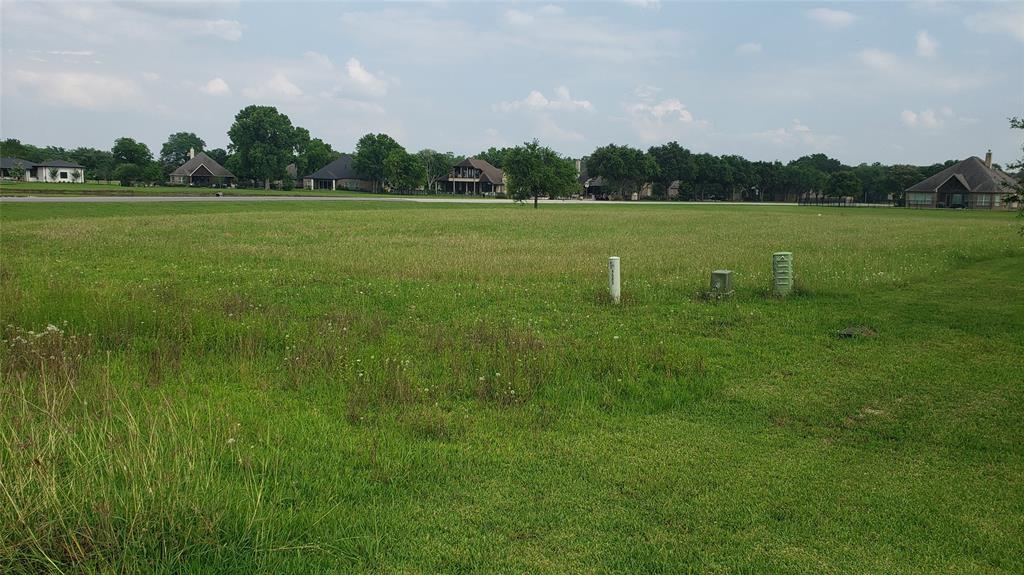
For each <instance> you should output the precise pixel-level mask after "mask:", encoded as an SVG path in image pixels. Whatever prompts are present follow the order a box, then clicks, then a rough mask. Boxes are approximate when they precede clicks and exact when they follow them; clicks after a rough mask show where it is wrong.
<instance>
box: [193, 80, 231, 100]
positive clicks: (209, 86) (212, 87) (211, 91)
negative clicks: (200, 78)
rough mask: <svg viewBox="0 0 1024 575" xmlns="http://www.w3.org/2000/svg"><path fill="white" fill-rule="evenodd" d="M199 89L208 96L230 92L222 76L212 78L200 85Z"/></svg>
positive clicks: (225, 94) (223, 94)
mask: <svg viewBox="0 0 1024 575" xmlns="http://www.w3.org/2000/svg"><path fill="white" fill-rule="evenodd" d="M199 91H200V92H202V93H204V94H208V95H210V96H227V95H229V94H231V86H228V83H227V82H225V81H224V79H223V78H213V79H212V80H210V81H209V82H207V83H206V84H204V85H202V86H200V87H199Z"/></svg>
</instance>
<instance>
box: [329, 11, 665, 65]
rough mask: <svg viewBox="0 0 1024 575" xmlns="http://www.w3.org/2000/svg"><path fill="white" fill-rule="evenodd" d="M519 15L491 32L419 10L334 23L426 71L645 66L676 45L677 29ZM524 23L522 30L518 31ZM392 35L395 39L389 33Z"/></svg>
mask: <svg viewBox="0 0 1024 575" xmlns="http://www.w3.org/2000/svg"><path fill="white" fill-rule="evenodd" d="M527 10H528V8H525V7H524V8H521V9H519V10H513V11H505V12H502V14H501V17H500V18H499V20H500V22H499V26H497V27H491V28H486V29H485V28H480V27H479V26H478V25H477V24H476V23H474V22H469V21H467V20H464V19H461V18H459V17H458V16H457V15H456V14H453V13H448V14H445V15H444V16H443V17H439V16H437V15H436V13H435V12H433V11H425V10H420V9H397V8H387V9H382V10H371V11H362V12H346V13H344V14H342V16H341V21H342V23H343V25H344V26H345V29H346V33H347V34H349V35H350V36H352V37H353V39H354V41H357V42H360V43H363V44H366V45H367V46H368V47H369V48H370V49H374V50H380V51H382V52H388V53H394V52H398V53H401V54H403V58H404V59H405V60H407V61H409V60H414V61H420V62H423V63H425V64H426V65H429V66H433V65H435V64H436V63H437V62H438V61H440V60H445V61H449V62H450V63H454V62H466V61H470V62H480V63H481V65H485V64H488V63H489V62H490V61H491V60H492V59H493V58H504V57H507V55H508V54H510V53H514V54H517V55H518V56H519V57H520V58H533V57H540V56H541V55H548V54H553V55H556V56H557V57H558V58H560V59H579V60H586V61H597V62H600V63H601V64H602V65H606V64H618V63H624V62H644V63H647V62H649V61H650V60H654V59H661V58H676V57H678V56H679V54H680V44H681V43H682V40H683V39H684V34H683V33H682V32H681V31H680V30H679V29H678V28H677V27H676V28H674V27H671V26H657V25H656V26H653V27H652V26H642V27H623V26H622V25H621V23H620V22H616V21H611V20H609V19H608V18H606V17H604V16H599V15H570V14H568V13H562V14H554V13H550V14H544V13H542V12H543V11H542V10H541V11H533V12H528V11H527ZM510 12H512V13H510ZM527 22H529V25H524V24H526V23H527ZM517 23H518V24H517ZM395 30H401V31H402V33H401V34H396V33H395ZM439 39H441V40H439Z"/></svg>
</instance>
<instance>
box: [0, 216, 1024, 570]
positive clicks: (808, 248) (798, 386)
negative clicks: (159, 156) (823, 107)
mask: <svg viewBox="0 0 1024 575" xmlns="http://www.w3.org/2000/svg"><path fill="white" fill-rule="evenodd" d="M1020 226H1021V220H1020V219H1018V218H1015V217H1014V216H1013V215H1012V214H1008V213H965V212H940V211H910V210H900V209H868V208H864V209H823V208H809V207H804V208H796V207H764V206H681V205H643V206H642V205H628V206H607V205H605V206H600V205H589V206H579V205H574V206H558V205H543V206H541V209H539V210H534V209H532V208H528V207H522V206H512V205H482V206H481V205H439V204H433V205H413V204H393V203H376V202H328V203H322V204H321V203H316V204H311V203H295V204H292V203H273V204H258V203H233V204H159V205H148V204H147V205H132V204H108V205H105V204H89V205H71V204H49V205H17V204H3V205H2V206H0V234H2V236H0V258H2V259H0V263H2V267H0V325H3V326H4V330H5V334H4V342H3V346H2V349H3V351H2V354H3V355H2V356H0V360H2V378H3V379H2V383H0V487H2V489H0V502H2V503H0V572H15V573H22V572H50V571H52V572H147V573H182V572H191V571H201V572H245V573H253V572H260V573H322V572H369V573H880V574H882V573H884V574H892V573H1021V572H1024V544H1022V542H1024V425H1022V422H1024V359H1022V358H1024V236H1022V235H1020V234H1019V233H1018V229H1019V228H1020ZM780 250H787V251H792V252H793V253H794V262H795V268H796V274H797V283H798V292H797V293H796V294H795V295H794V296H792V297H790V298H788V299H786V300H779V299H775V298H773V297H771V295H770V293H769V285H770V259H771V254H772V252H774V251H780ZM611 255H617V256H620V257H621V258H622V273H623V302H622V304H621V305H618V306H616V305H613V304H612V303H611V302H610V301H609V300H608V298H607V296H606V282H607V276H606V274H607V271H606V262H607V258H608V256H611ZM718 268H728V269H732V270H734V281H735V283H736V288H737V289H736V293H735V295H734V297H732V298H731V299H728V300H723V301H716V300H713V299H708V298H706V297H704V290H705V288H706V286H707V284H708V276H709V272H710V271H711V270H713V269H718ZM48 325H52V326H53V327H52V328H48V327H47V326H48ZM850 326H867V327H869V328H870V330H871V331H870V332H866V334H867V335H865V336H858V337H853V338H848V339H843V338H839V337H837V332H838V331H839V330H841V329H843V328H846V327H850Z"/></svg>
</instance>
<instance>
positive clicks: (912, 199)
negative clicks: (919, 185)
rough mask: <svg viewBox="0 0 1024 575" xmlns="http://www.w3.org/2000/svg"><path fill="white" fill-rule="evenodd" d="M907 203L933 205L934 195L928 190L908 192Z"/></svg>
mask: <svg viewBox="0 0 1024 575" xmlns="http://www.w3.org/2000/svg"><path fill="white" fill-rule="evenodd" d="M907 203H908V204H910V205H912V206H920V205H931V203H932V195H931V194H930V193H928V192H911V193H909V194H907Z"/></svg>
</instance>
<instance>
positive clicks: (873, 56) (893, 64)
mask: <svg viewBox="0 0 1024 575" xmlns="http://www.w3.org/2000/svg"><path fill="white" fill-rule="evenodd" d="M858 57H859V58H860V61H861V63H863V64H864V65H865V66H867V67H868V68H871V69H872V70H876V71H878V72H885V73H893V72H896V70H897V69H898V68H899V66H900V62H899V59H898V58H897V57H896V56H895V55H894V54H890V53H889V52H885V51H883V50H878V49H875V48H868V49H867V50H861V51H860V53H859V54H858Z"/></svg>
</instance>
